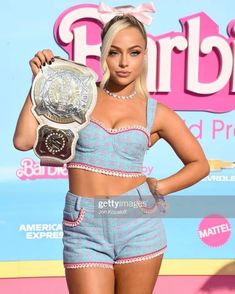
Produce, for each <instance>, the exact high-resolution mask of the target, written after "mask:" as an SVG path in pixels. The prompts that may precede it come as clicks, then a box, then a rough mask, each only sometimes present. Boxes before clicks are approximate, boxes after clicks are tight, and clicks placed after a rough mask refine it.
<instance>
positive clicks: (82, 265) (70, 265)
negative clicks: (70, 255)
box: [64, 262, 113, 269]
mask: <svg viewBox="0 0 235 294" xmlns="http://www.w3.org/2000/svg"><path fill="white" fill-rule="evenodd" d="M64 267H65V268H71V269H76V268H86V267H103V268H111V269H113V264H112V263H109V262H76V263H75V262H64Z"/></svg>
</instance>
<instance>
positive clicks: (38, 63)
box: [13, 49, 54, 151]
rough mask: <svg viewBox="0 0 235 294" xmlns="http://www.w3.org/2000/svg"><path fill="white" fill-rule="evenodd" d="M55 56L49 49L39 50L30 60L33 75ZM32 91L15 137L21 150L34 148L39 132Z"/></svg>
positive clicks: (22, 111)
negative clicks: (33, 109)
mask: <svg viewBox="0 0 235 294" xmlns="http://www.w3.org/2000/svg"><path fill="white" fill-rule="evenodd" d="M53 57H54V54H53V53H52V51H51V50H49V49H45V50H42V51H38V52H37V53H36V54H35V56H34V57H33V58H32V59H31V60H30V61H29V64H30V67H31V71H32V73H33V76H35V75H36V74H37V73H38V72H39V70H40V68H41V67H42V66H43V65H45V64H46V62H47V63H50V62H51V60H52V58H53ZM30 92H31V90H30V91H29V93H28V96H27V97H26V100H25V103H24V105H23V107H22V109H21V112H20V115H19V118H18V121H17V124H16V129H15V133H14V137H13V144H14V147H15V148H16V149H18V150H21V151H27V150H30V149H32V148H33V145H34V142H35V140H36V134H37V127H38V121H37V120H36V118H35V117H34V115H33V113H32V111H31V108H32V105H33V104H32V100H31V95H30Z"/></svg>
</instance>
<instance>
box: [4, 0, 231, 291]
mask: <svg viewBox="0 0 235 294" xmlns="http://www.w3.org/2000/svg"><path fill="white" fill-rule="evenodd" d="M154 2H155V6H156V9H157V12H156V13H155V14H154V16H153V17H154V20H153V22H152V24H151V26H149V27H148V26H146V30H147V33H148V48H149V74H148V88H149V91H150V95H151V96H152V97H153V98H155V99H157V100H158V101H159V102H163V103H165V104H166V105H168V106H169V107H171V108H172V109H174V110H176V111H177V113H178V114H179V115H180V116H181V117H182V118H183V119H184V120H185V123H186V124H187V126H188V127H189V128H190V130H191V132H192V133H193V134H194V135H195V136H196V138H197V139H198V140H199V141H200V144H201V145H202V147H203V149H204V151H205V153H206V156H207V158H208V160H210V166H211V172H210V175H209V176H207V177H206V178H205V179H204V180H202V181H201V182H199V183H198V184H196V185H194V186H193V187H190V188H188V189H185V190H183V191H181V192H178V193H175V194H171V195H169V196H168V198H167V201H168V212H167V213H168V214H167V213H166V214H165V215H163V220H164V223H165V226H166V231H167V237H168V250H167V252H166V254H165V259H164V261H163V266H162V270H161V272H160V275H213V274H214V273H215V272H216V271H218V270H219V269H220V268H222V267H223V266H224V265H226V264H227V263H229V262H230V261H231V260H233V259H234V257H235V251H234V248H235V236H234V228H235V220H234V216H235V196H234V193H235V168H234V163H233V162H235V154H234V150H235V112H234V110H235V63H234V60H235V19H234V18H235V16H234V10H235V3H234V1H233V0H225V1H212V0H208V1H195V0H193V1H186V0H182V1H177V2H174V1H170V0H158V1H154ZM141 3H142V2H141V1H139V0H135V1H132V0H130V1H108V2H107V4H108V5H110V6H115V5H125V4H132V5H135V6H137V5H139V4H141ZM97 4H98V2H96V1H88V0H87V1H85V2H84V1H45V0H42V1H41V2H39V3H38V2H35V3H34V2H32V1H27V0H25V1H20V2H17V1H12V0H9V1H6V2H4V3H2V5H1V18H0V22H1V36H0V38H1V57H2V58H1V80H2V83H1V89H2V90H1V108H0V113H1V115H0V120H1V124H0V136H1V154H0V162H1V166H0V232H1V243H0V247H1V250H0V275H1V276H0V277H1V278H15V277H48V276H63V274H64V271H63V264H62V240H61V238H62V227H61V219H62V210H63V204H64V197H65V193H66V191H67V190H68V186H67V180H66V179H67V170H66V168H55V167H40V165H39V159H38V158H37V157H36V156H35V154H34V152H33V151H27V152H21V151H17V150H16V149H14V147H13V143H12V137H13V133H14V128H15V125H16V120H17V117H18V115H19V111H20V109H21V107H22V105H23V103H24V100H25V97H26V95H27V93H28V90H29V86H30V83H31V78H32V76H31V72H30V68H29V65H28V61H29V59H30V58H31V57H32V56H33V55H34V54H35V53H36V52H37V51H38V50H41V49H43V48H51V49H52V50H53V52H54V53H55V54H56V55H59V56H61V57H64V58H69V59H72V60H75V61H77V62H80V63H84V64H86V65H88V66H90V67H91V68H93V69H94V70H95V71H96V72H97V73H98V75H99V77H100V74H101V72H100V68H99V65H98V62H99V46H100V35H99V33H100V30H101V26H102V24H101V22H100V21H99V18H98V15H97ZM182 140H183V138H182ZM181 167H183V164H182V163H181V162H180V161H179V160H178V159H177V157H176V155H175V154H174V153H173V151H172V149H171V147H170V146H169V145H168V144H167V143H166V142H164V141H162V140H160V141H159V142H158V143H157V144H155V145H154V147H153V148H152V149H151V150H148V151H147V153H146V158H145V165H144V172H145V174H146V176H154V177H156V178H162V177H167V176H169V175H170V174H172V173H174V172H176V171H177V170H178V169H180V168H181ZM212 215H214V217H213V218H212ZM146 246H147V244H146ZM25 293H26V292H25ZM48 293H49V292H48ZM169 293H170V292H169ZM181 293H183V292H181ZM187 293H190V292H187Z"/></svg>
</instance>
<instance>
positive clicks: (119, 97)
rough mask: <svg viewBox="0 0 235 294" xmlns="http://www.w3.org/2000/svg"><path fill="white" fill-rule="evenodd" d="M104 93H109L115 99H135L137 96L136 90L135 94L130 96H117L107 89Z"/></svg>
mask: <svg viewBox="0 0 235 294" xmlns="http://www.w3.org/2000/svg"><path fill="white" fill-rule="evenodd" d="M104 91H105V93H107V94H108V95H109V96H112V97H114V98H118V99H124V100H125V99H131V98H133V97H134V96H135V95H136V90H134V92H133V93H131V94H130V95H128V96H125V95H117V94H115V93H112V92H110V91H109V90H108V89H106V88H104Z"/></svg>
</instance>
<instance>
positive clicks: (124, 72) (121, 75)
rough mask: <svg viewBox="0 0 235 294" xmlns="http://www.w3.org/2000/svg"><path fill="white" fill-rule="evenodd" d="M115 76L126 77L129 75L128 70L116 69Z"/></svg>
mask: <svg viewBox="0 0 235 294" xmlns="http://www.w3.org/2000/svg"><path fill="white" fill-rule="evenodd" d="M116 74H117V76H119V77H122V78H126V77H128V76H129V75H130V72H129V71H116Z"/></svg>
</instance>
